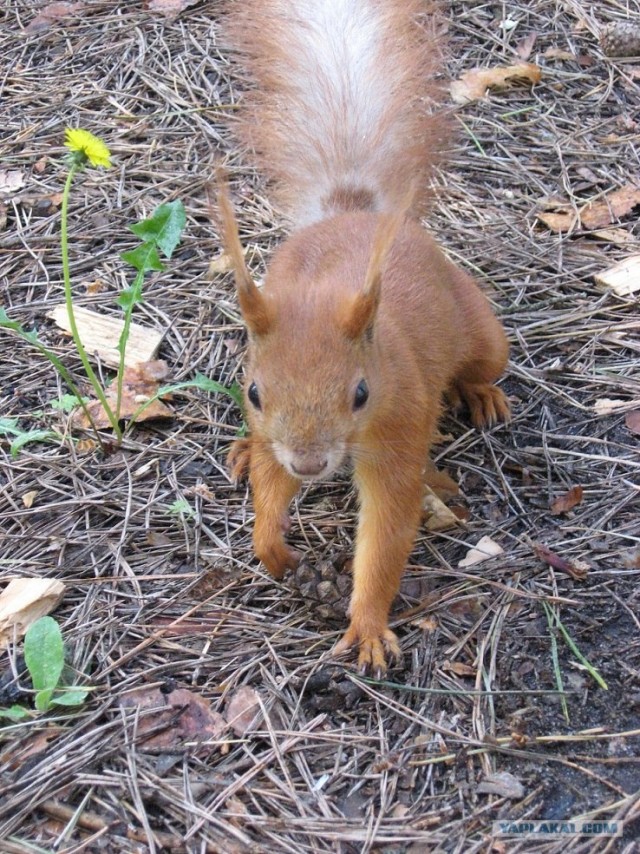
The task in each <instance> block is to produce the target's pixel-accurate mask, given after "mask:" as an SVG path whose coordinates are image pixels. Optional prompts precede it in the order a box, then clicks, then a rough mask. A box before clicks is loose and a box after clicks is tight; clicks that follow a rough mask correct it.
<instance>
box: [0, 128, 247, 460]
mask: <svg viewBox="0 0 640 854" xmlns="http://www.w3.org/2000/svg"><path fill="white" fill-rule="evenodd" d="M65 145H66V146H67V148H68V149H69V151H70V154H69V157H68V163H69V173H68V175H67V179H66V181H65V185H64V190H63V193H62V206H61V227H60V246H61V253H62V274H63V281H64V296H65V305H66V310H67V315H68V318H69V326H70V329H71V335H72V337H73V341H74V344H75V347H76V349H77V352H78V355H79V357H80V361H81V362H82V366H83V368H84V371H85V374H86V376H87V379H88V380H89V382H90V383H91V386H92V387H93V391H94V393H95V396H96V398H97V399H98V400H99V401H100V404H101V406H102V408H103V410H104V412H105V415H106V417H107V419H108V421H109V424H110V425H111V428H112V429H113V432H114V434H115V439H116V443H117V444H120V443H121V442H122V439H123V435H124V429H123V428H122V426H121V423H120V412H121V404H122V399H123V382H124V368H125V355H126V348H127V341H128V339H129V333H130V329H131V322H132V315H133V310H134V308H135V306H136V305H138V304H139V303H140V302H142V287H143V283H144V278H145V275H146V274H147V273H150V272H159V271H162V270H164V269H165V267H164V264H163V262H162V260H161V257H160V256H161V255H162V256H164V257H165V258H166V259H170V258H171V256H172V254H173V252H174V250H175V248H176V247H177V246H178V244H179V243H180V239H181V236H182V232H183V230H184V227H185V224H186V215H185V211H184V206H183V205H182V202H180V201H179V200H176V201H173V202H167V203H166V204H162V205H159V206H158V207H157V208H156V209H155V210H154V211H153V213H152V214H151V216H150V217H148V218H147V219H144V220H142V221H140V222H138V223H135V224H134V225H131V226H129V228H130V230H131V231H132V232H133V233H134V234H135V235H136V237H138V238H139V239H140V241H141V242H140V245H139V246H137V247H136V248H135V249H132V250H130V251H127V252H123V253H122V254H121V256H120V257H121V258H122V260H123V261H125V263H127V264H130V265H131V266H132V267H134V268H135V270H136V276H135V278H134V280H133V283H132V284H131V286H130V287H128V288H125V289H124V290H123V291H122V292H121V293H120V295H119V297H118V299H117V303H118V305H119V306H120V308H122V310H123V313H124V324H123V330H122V333H121V335H120V340H119V342H118V353H119V367H118V373H117V378H116V381H115V382H116V389H117V392H116V398H115V405H114V404H113V403H110V402H109V400H108V398H107V395H106V394H105V392H104V389H103V388H102V385H101V383H100V380H99V378H98V377H97V376H96V374H95V371H94V370H93V368H92V367H91V364H90V362H89V358H88V356H87V353H86V350H85V347H84V345H83V343H82V340H81V338H80V335H79V332H78V327H77V324H76V319H75V314H74V309H73V294H72V288H71V275H70V268H69V238H68V208H69V196H70V193H71V185H72V183H73V180H74V178H75V177H76V175H77V174H78V173H79V172H80V171H82V170H83V169H84V168H85V167H86V166H87V165H90V166H93V167H102V168H109V167H110V165H111V154H110V152H109V149H108V148H107V146H106V145H105V143H104V142H103V141H102V140H101V139H99V138H98V137H96V136H94V135H93V134H91V133H89V132H88V131H85V130H82V129H73V128H67V131H66V141H65ZM0 327H3V328H5V329H9V330H11V331H13V332H15V333H16V334H17V335H18V336H19V337H20V338H22V339H23V340H25V341H27V342H28V343H29V344H32V345H33V346H34V347H35V348H36V349H37V350H38V351H39V352H40V353H41V354H42V355H43V356H44V357H45V358H47V359H48V360H49V361H50V362H51V364H52V365H53V366H54V367H55V369H56V370H57V371H58V373H59V374H60V376H61V377H62V378H63V380H64V381H65V383H66V384H67V386H68V388H69V390H70V392H71V394H70V395H64V396H63V399H62V403H61V408H63V409H64V410H65V411H68V407H69V404H70V402H71V401H73V405H78V406H80V407H82V409H83V411H84V414H85V416H86V419H87V422H88V423H89V424H90V425H91V426H92V428H93V430H94V432H95V434H96V437H97V439H98V441H99V442H101V437H100V433H99V432H98V428H97V427H96V424H95V421H94V419H93V417H92V415H91V412H90V410H89V408H88V407H87V402H88V401H87V399H86V398H84V397H83V396H82V395H81V394H80V391H79V389H78V387H77V385H76V383H75V382H74V380H73V377H72V376H71V374H70V373H69V371H68V370H67V369H66V367H65V366H64V364H63V363H62V362H61V361H60V359H59V358H58V357H57V356H56V355H55V353H53V352H52V351H51V350H50V349H49V348H48V347H47V346H46V345H45V344H43V343H42V341H40V340H39V338H38V334H37V332H36V331H35V330H32V331H28V330H26V329H24V327H22V326H21V325H20V324H19V323H17V322H16V321H14V320H12V319H11V318H10V317H9V316H8V315H7V313H6V311H5V309H4V308H2V307H0ZM189 387H192V388H199V389H201V390H204V391H213V392H215V393H224V394H228V395H230V396H231V397H232V398H233V400H235V401H236V402H238V401H241V399H242V396H241V395H240V394H239V393H238V391H239V390H238V389H236V388H235V387H232V388H231V389H227V388H226V387H225V386H223V385H221V384H220V383H216V382H215V381H213V380H209V379H208V378H207V377H204V376H202V375H201V374H199V375H197V376H196V377H195V379H193V380H189V381H186V382H181V383H176V384H174V385H171V386H165V387H163V388H161V389H158V391H157V393H156V394H155V395H154V396H153V397H152V398H150V399H149V400H148V401H146V402H145V403H144V404H142V405H141V406H140V407H139V409H138V410H136V412H134V413H133V415H132V416H131V417H130V419H129V427H131V425H132V424H134V423H135V421H136V419H137V418H139V416H140V415H141V413H142V412H143V411H144V410H145V409H146V407H147V406H149V405H150V404H151V403H152V402H153V401H154V400H157V399H158V398H159V397H162V396H164V395H166V394H169V393H171V392H174V391H178V390H180V389H184V388H189ZM11 429H15V430H19V429H20V428H18V427H17V425H13V428H12V425H8V426H7V425H5V435H7V434H8V435H12V434H11ZM13 435H15V436H16V438H15V439H14V441H13V442H12V445H11V453H12V454H14V451H15V453H17V452H18V451H19V449H20V448H21V447H23V445H25V444H26V443H27V442H30V441H43V440H47V439H51V438H54V437H55V438H56V439H60V438H61V437H60V435H59V434H56V433H54V432H52V431H43V430H40V431H38V430H33V431H20V433H17V432H16V433H14V434H13Z"/></svg>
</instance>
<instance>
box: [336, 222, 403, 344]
mask: <svg viewBox="0 0 640 854" xmlns="http://www.w3.org/2000/svg"><path fill="white" fill-rule="evenodd" d="M404 220H405V211H404V208H403V209H402V210H401V211H400V212H399V213H396V214H393V215H391V216H381V217H380V221H379V222H378V227H377V228H376V232H375V235H374V237H373V246H372V247H371V258H370V259H369V267H368V269H367V274H366V276H365V280H364V285H363V287H362V290H361V291H360V292H359V293H357V294H356V295H355V297H353V298H352V299H350V300H349V302H348V304H346V305H345V307H344V308H343V310H342V312H341V315H342V316H341V318H340V323H341V326H342V328H343V329H344V331H345V334H346V335H347V336H348V337H349V338H353V339H356V338H360V337H361V336H362V335H365V334H370V332H371V329H372V328H373V323H374V321H375V319H376V313H377V311H378V305H379V303H380V293H381V290H382V273H383V270H384V266H385V262H386V260H387V256H388V254H389V250H390V249H391V247H392V246H393V242H394V240H395V239H396V235H397V234H398V230H399V228H400V226H401V225H402V223H403V222H404Z"/></svg>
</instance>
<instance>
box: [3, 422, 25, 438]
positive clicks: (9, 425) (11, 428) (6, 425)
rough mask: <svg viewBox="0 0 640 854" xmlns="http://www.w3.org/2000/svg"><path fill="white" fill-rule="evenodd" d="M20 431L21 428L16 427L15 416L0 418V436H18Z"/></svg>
mask: <svg viewBox="0 0 640 854" xmlns="http://www.w3.org/2000/svg"><path fill="white" fill-rule="evenodd" d="M22 432H23V430H22V428H21V427H18V419H17V418H0V435H1V436H19V435H20V434H21V433H22Z"/></svg>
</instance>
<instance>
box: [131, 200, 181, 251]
mask: <svg viewBox="0 0 640 854" xmlns="http://www.w3.org/2000/svg"><path fill="white" fill-rule="evenodd" d="M186 222H187V217H186V214H185V212H184V205H183V204H182V202H181V201H180V200H179V199H176V200H175V201H174V202H166V203H165V204H163V205H159V206H158V207H157V208H156V209H155V210H154V212H153V213H152V214H151V216H150V217H149V218H148V219H143V220H142V222H137V223H135V225H130V226H129V228H130V230H131V231H132V232H133V233H134V234H135V235H137V236H138V237H139V238H140V239H141V240H144V241H145V242H148V243H153V244H154V245H155V246H159V247H160V249H161V251H162V253H163V254H164V255H165V256H166V257H167V258H171V256H172V255H173V250H174V249H175V248H176V246H177V245H178V244H179V243H180V237H181V236H182V232H183V230H184V227H185V225H186Z"/></svg>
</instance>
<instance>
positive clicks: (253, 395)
mask: <svg viewBox="0 0 640 854" xmlns="http://www.w3.org/2000/svg"><path fill="white" fill-rule="evenodd" d="M247 397H248V398H249V401H250V402H251V403H252V404H253V406H255V408H256V409H260V408H261V405H260V395H259V394H258V386H257V385H256V384H255V383H251V385H250V386H249V390H248V391H247Z"/></svg>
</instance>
